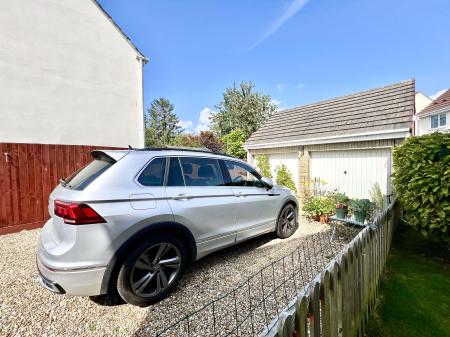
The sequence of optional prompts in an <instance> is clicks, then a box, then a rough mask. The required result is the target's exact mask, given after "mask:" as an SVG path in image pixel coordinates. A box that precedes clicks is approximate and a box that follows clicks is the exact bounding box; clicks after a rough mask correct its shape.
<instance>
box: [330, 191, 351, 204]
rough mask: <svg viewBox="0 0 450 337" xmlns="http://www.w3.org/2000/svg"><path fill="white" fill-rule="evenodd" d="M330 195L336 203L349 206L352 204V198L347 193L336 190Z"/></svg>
mask: <svg viewBox="0 0 450 337" xmlns="http://www.w3.org/2000/svg"><path fill="white" fill-rule="evenodd" d="M328 196H329V197H330V198H332V199H333V202H334V203H335V204H336V205H337V204H341V205H346V206H348V205H349V204H350V198H349V197H348V196H347V195H346V194H345V193H340V192H336V191H335V192H331V193H329V194H328Z"/></svg>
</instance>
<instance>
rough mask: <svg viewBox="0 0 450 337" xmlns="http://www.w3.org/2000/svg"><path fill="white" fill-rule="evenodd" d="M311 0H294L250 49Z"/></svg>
mask: <svg viewBox="0 0 450 337" xmlns="http://www.w3.org/2000/svg"><path fill="white" fill-rule="evenodd" d="M308 2H309V0H293V1H292V2H291V3H290V5H289V6H288V7H287V8H286V10H285V11H284V13H283V14H282V15H281V16H280V17H279V18H277V19H276V20H275V21H273V22H272V24H271V25H270V27H269V29H268V30H267V31H266V32H265V33H264V34H263V35H262V36H261V37H260V38H259V40H258V41H256V43H254V44H253V45H252V46H251V47H250V48H249V49H250V50H251V49H253V48H255V47H256V46H257V45H259V44H260V43H261V42H263V41H264V40H265V39H267V38H268V37H269V36H270V35H272V34H273V33H275V32H276V31H277V30H278V29H280V28H281V26H283V24H284V23H285V22H286V21H288V20H289V19H290V18H291V17H293V16H294V15H295V14H297V12H299V11H300V10H301V9H302V8H303V6H305V5H306V3H308Z"/></svg>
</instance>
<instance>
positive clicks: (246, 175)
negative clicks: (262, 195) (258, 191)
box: [225, 161, 265, 187]
mask: <svg viewBox="0 0 450 337" xmlns="http://www.w3.org/2000/svg"><path fill="white" fill-rule="evenodd" d="M225 166H226V168H227V171H228V173H229V174H230V178H231V183H230V184H229V185H230V186H240V187H265V185H264V184H263V182H262V181H261V179H260V177H259V175H258V174H257V173H256V172H255V171H254V170H252V169H251V168H250V167H247V166H246V165H243V164H240V163H237V162H232V161H225Z"/></svg>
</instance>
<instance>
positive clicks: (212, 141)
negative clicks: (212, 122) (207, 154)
mask: <svg viewBox="0 0 450 337" xmlns="http://www.w3.org/2000/svg"><path fill="white" fill-rule="evenodd" d="M198 138H199V141H200V144H201V145H202V146H203V147H206V148H207V149H209V150H211V151H213V152H223V144H222V142H221V141H220V140H219V139H218V138H217V137H216V136H214V134H213V133H212V132H211V131H201V132H200V134H199V135H198Z"/></svg>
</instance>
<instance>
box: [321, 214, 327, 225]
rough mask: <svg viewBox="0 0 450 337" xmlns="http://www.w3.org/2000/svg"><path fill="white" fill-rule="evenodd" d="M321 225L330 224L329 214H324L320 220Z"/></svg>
mask: <svg viewBox="0 0 450 337" xmlns="http://www.w3.org/2000/svg"><path fill="white" fill-rule="evenodd" d="M319 221H320V223H328V214H322V215H321V216H320V218H319Z"/></svg>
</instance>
